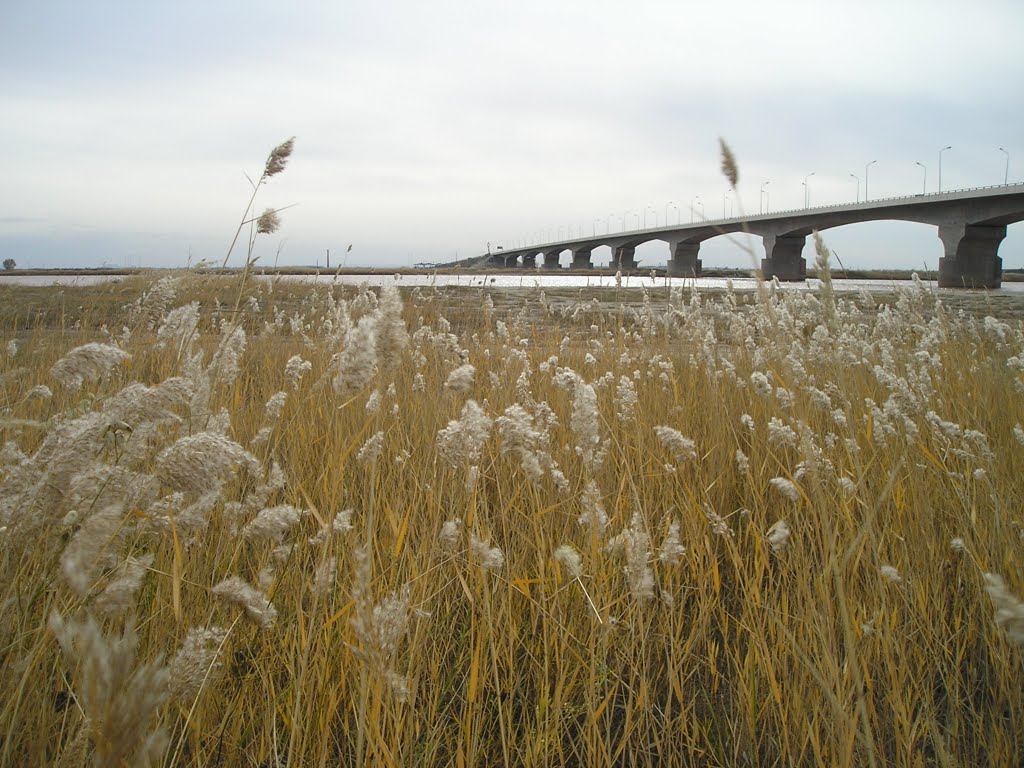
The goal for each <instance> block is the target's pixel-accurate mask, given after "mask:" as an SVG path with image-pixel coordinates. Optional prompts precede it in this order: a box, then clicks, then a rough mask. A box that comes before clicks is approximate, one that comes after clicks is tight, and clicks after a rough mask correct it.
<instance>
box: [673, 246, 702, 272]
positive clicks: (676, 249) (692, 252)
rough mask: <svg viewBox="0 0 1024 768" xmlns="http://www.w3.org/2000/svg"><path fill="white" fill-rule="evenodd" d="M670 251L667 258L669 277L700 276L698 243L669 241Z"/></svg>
mask: <svg viewBox="0 0 1024 768" xmlns="http://www.w3.org/2000/svg"><path fill="white" fill-rule="evenodd" d="M669 247H670V248H671V249H672V253H671V255H670V256H669V260H668V274H669V276H670V277H700V266H701V262H700V259H698V258H697V256H698V255H699V254H700V243H670V244H669Z"/></svg>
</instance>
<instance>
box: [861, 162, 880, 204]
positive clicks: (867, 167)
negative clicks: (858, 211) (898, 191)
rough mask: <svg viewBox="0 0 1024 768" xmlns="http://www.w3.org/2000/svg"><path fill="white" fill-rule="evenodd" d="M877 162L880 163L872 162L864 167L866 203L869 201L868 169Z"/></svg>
mask: <svg viewBox="0 0 1024 768" xmlns="http://www.w3.org/2000/svg"><path fill="white" fill-rule="evenodd" d="M877 162H878V161H877V160H872V161H871V162H870V163H868V164H867V165H865V166H864V202H865V203H866V202H867V201H868V169H869V168H871V166H872V165H874V164H875V163H877Z"/></svg>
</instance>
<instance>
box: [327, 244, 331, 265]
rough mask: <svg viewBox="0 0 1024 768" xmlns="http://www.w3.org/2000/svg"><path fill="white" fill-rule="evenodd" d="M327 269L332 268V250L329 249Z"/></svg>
mask: <svg viewBox="0 0 1024 768" xmlns="http://www.w3.org/2000/svg"><path fill="white" fill-rule="evenodd" d="M327 268H328V269H330V268H331V249H330V248H328V249H327Z"/></svg>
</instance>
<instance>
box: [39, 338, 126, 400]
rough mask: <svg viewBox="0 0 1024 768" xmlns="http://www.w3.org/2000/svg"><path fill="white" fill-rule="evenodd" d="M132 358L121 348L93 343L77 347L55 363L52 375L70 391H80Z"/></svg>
mask: <svg viewBox="0 0 1024 768" xmlns="http://www.w3.org/2000/svg"><path fill="white" fill-rule="evenodd" d="M130 358H131V355H129V354H128V353H127V352H125V351H124V350H123V349H121V348H120V347H115V346H113V345H111V344H100V343H98V342H92V343H90V344H83V345H82V346H80V347H75V348H74V349H72V350H71V351H70V352H68V353H67V354H66V355H64V357H62V358H61V359H60V360H58V361H57V362H56V363H54V365H53V367H52V368H51V369H50V375H51V376H53V378H55V379H56V380H57V381H58V382H60V383H61V384H62V385H64V386H65V387H67V388H68V389H79V388H81V386H82V384H83V383H85V382H86V381H97V380H99V379H101V378H102V377H104V376H106V375H107V374H108V373H110V371H111V370H112V369H113V368H114V367H116V366H118V365H120V364H121V363H123V362H124V361H125V360H128V359H130Z"/></svg>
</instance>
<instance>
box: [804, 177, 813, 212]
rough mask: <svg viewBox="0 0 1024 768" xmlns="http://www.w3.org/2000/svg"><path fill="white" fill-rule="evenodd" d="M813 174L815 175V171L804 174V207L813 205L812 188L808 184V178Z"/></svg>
mask: <svg viewBox="0 0 1024 768" xmlns="http://www.w3.org/2000/svg"><path fill="white" fill-rule="evenodd" d="M813 175H814V171H811V172H810V173H808V174H807V175H806V176H804V208H810V207H811V188H810V186H809V185H808V184H807V180H808V179H809V178H811V176H813Z"/></svg>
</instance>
